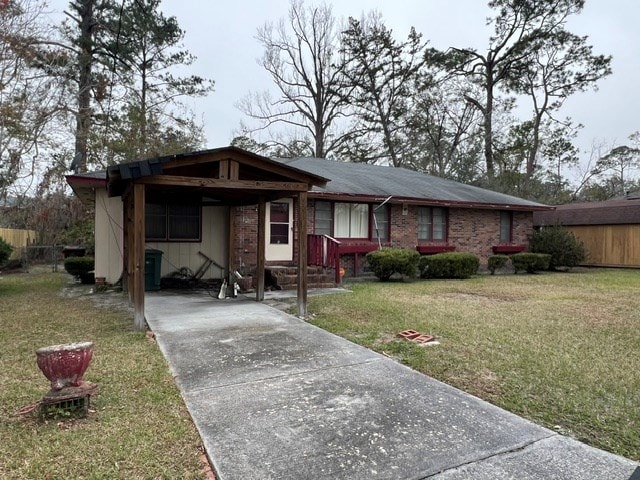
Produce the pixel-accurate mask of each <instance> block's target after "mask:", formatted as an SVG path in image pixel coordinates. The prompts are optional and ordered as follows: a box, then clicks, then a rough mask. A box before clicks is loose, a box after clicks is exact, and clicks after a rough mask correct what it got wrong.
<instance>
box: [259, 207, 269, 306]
mask: <svg viewBox="0 0 640 480" xmlns="http://www.w3.org/2000/svg"><path fill="white" fill-rule="evenodd" d="M266 216H267V204H266V202H265V201H264V198H262V197H261V198H260V201H259V202H258V242H257V243H258V246H257V247H258V251H257V255H256V257H257V266H256V269H257V272H256V275H257V277H258V278H257V280H256V281H257V284H256V301H257V302H261V301H263V300H264V266H265V246H266V231H267V228H266Z"/></svg>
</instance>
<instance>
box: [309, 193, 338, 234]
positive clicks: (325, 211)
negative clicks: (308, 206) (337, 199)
mask: <svg viewBox="0 0 640 480" xmlns="http://www.w3.org/2000/svg"><path fill="white" fill-rule="evenodd" d="M313 233H315V234H316V235H329V236H331V235H333V209H332V208H331V202H320V201H317V202H316V204H315V224H314V228H313Z"/></svg>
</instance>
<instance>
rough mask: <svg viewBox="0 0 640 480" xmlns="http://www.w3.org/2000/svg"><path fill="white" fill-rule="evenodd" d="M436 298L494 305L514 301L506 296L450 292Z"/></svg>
mask: <svg viewBox="0 0 640 480" xmlns="http://www.w3.org/2000/svg"><path fill="white" fill-rule="evenodd" d="M436 296H437V297H440V298H450V299H454V300H462V301H467V302H476V303H483V304H486V303H495V302H512V301H514V299H512V298H510V297H507V296H502V297H497V296H491V297H488V296H486V295H478V294H475V293H462V292H451V293H441V294H439V295H436Z"/></svg>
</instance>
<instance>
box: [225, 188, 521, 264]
mask: <svg viewBox="0 0 640 480" xmlns="http://www.w3.org/2000/svg"><path fill="white" fill-rule="evenodd" d="M418 208H419V207H418V206H415V205H405V206H403V205H401V204H393V205H390V237H389V242H388V243H386V244H385V245H386V246H393V247H403V248H411V249H415V248H416V247H417V246H418V245H420V246H432V247H442V246H448V247H450V248H455V251H457V252H470V253H473V254H475V255H477V256H478V257H479V258H480V264H481V266H486V264H487V259H488V257H489V256H491V255H493V254H494V252H493V247H494V246H498V245H501V242H500V210H488V209H475V208H458V207H450V208H447V209H446V210H447V240H446V241H445V242H442V241H440V242H421V241H418ZM257 211H258V209H257V207H256V206H249V207H236V208H234V209H233V210H232V215H231V218H233V219H234V232H235V239H236V242H235V244H236V248H235V251H234V252H233V253H232V255H233V262H232V263H233V264H234V265H235V268H236V269H238V270H241V271H244V272H247V273H253V272H254V271H255V266H256V263H257V255H256V243H257V236H258V215H257ZM512 215H513V221H512V239H511V242H510V243H509V245H524V246H526V247H527V248H528V246H529V241H530V238H531V235H532V233H533V213H532V212H513V213H512ZM294 217H295V209H294ZM308 219H309V221H308V224H307V233H308V234H312V233H314V222H315V208H314V201H313V200H312V199H310V200H309V207H308ZM294 223H295V218H294ZM296 235H297V232H296V234H294V237H295V236H296ZM344 244H357V245H362V246H363V247H366V246H369V247H373V246H376V245H377V244H376V243H375V241H366V242H362V241H355V242H350V241H349V240H344V241H343V245H344ZM295 245H296V240H295V238H294V250H295ZM502 245H504V244H502ZM436 249H437V248H436ZM293 258H294V259H295V258H296V252H295V251H294V257H293ZM283 263H286V262H278V264H283ZM291 264H295V261H293V262H291ZM356 264H357V265H358V272H354V268H355V266H356ZM341 265H342V267H343V268H344V269H345V270H346V274H347V276H352V275H354V274H356V275H357V274H358V273H360V272H362V271H363V268H366V261H365V258H364V253H363V254H353V253H350V254H346V255H342V257H341Z"/></svg>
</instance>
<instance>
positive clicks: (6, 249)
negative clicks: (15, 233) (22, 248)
mask: <svg viewBox="0 0 640 480" xmlns="http://www.w3.org/2000/svg"><path fill="white" fill-rule="evenodd" d="M11 252H13V247H12V246H11V245H9V244H8V243H7V242H5V240H4V239H3V238H2V237H0V265H4V264H5V263H6V261H7V260H9V257H10V256H11Z"/></svg>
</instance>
